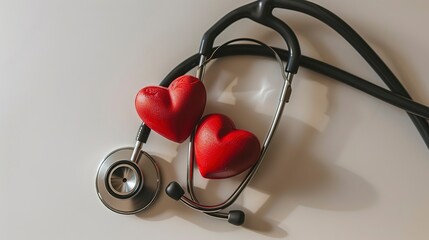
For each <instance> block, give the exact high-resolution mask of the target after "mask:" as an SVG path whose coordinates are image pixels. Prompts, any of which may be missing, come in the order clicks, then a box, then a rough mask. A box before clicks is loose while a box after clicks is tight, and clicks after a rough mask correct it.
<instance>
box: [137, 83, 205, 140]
mask: <svg viewBox="0 0 429 240" xmlns="http://www.w3.org/2000/svg"><path fill="white" fill-rule="evenodd" d="M205 104H206V90H205V88H204V85H203V83H202V82H201V81H200V80H198V78H196V77H193V76H189V75H185V76H181V77H178V78H177V79H175V80H174V81H173V82H172V83H171V84H170V86H169V87H168V88H165V87H159V86H150V87H145V88H143V89H141V90H140V91H139V92H138V93H137V96H136V100H135V105H136V110H137V113H138V115H139V116H140V118H141V119H142V120H143V122H144V123H145V124H146V125H147V126H148V127H149V128H151V129H152V130H154V131H155V132H157V133H158V134H160V135H162V136H164V137H165V138H168V139H170V140H172V141H174V142H179V143H181V142H183V141H185V140H186V138H188V137H189V135H190V134H191V132H192V131H193V129H194V128H195V126H196V124H197V123H198V120H200V118H201V115H202V114H203V111H204V107H205Z"/></svg>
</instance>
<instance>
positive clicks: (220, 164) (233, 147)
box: [194, 114, 261, 179]
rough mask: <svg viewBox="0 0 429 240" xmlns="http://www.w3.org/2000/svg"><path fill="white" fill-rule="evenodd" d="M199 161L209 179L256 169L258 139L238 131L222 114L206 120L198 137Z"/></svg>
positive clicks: (202, 172)
mask: <svg viewBox="0 0 429 240" xmlns="http://www.w3.org/2000/svg"><path fill="white" fill-rule="evenodd" d="M194 146H195V149H194V150H195V158H196V162H197V165H198V169H199V170H200V173H201V175H202V176H203V177H205V178H210V179H222V178H228V177H232V176H235V175H237V174H240V173H242V172H243V171H245V170H246V169H248V168H250V167H251V166H253V165H254V164H255V163H256V162H257V161H258V158H259V154H260V148H261V147H260V144H259V140H258V138H257V137H256V136H255V135H254V134H252V133H250V132H248V131H244V130H239V129H236V128H235V125H234V123H233V122H232V120H231V119H229V118H228V117H226V116H225V115H222V114H211V115H207V116H206V117H204V118H203V119H202V120H201V122H200V124H199V126H198V128H197V131H196V134H195V139H194Z"/></svg>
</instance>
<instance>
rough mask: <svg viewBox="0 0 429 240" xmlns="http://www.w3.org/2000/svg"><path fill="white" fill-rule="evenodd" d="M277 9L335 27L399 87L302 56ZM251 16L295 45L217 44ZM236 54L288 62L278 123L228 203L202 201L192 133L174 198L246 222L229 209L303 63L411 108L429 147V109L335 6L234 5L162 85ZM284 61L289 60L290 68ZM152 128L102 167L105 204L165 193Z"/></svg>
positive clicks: (145, 202)
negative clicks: (151, 148)
mask: <svg viewBox="0 0 429 240" xmlns="http://www.w3.org/2000/svg"><path fill="white" fill-rule="evenodd" d="M274 8H282V9H289V10H295V11H298V12H302V13H305V14H307V15H310V16H312V17H314V18H316V19H319V20H320V21H322V22H324V23H325V24H327V25H328V26H330V27H331V28H333V29H334V30H335V31H336V32H338V33H339V34H340V35H341V36H342V37H343V38H344V39H346V40H347V41H348V42H349V43H350V44H351V45H352V46H353V47H354V48H355V49H356V51H358V52H359V53H360V55H361V56H362V57H363V58H364V59H365V60H366V61H367V62H368V63H369V65H370V66H371V67H372V68H373V69H374V70H375V72H376V73H377V74H378V75H379V76H380V78H381V79H382V80H383V81H384V82H385V83H386V85H387V86H388V87H389V88H390V89H391V91H389V90H386V89H384V88H381V87H378V86H376V85H374V84H372V83H370V82H368V81H366V80H364V79H362V78H359V77H357V76H355V75H352V74H350V73H348V72H345V71H343V70H341V69H338V68H336V67H334V66H331V65H329V64H327V63H324V62H321V61H318V60H315V59H312V58H310V57H306V56H302V55H301V51H300V46H299V42H298V39H297V37H296V36H295V34H294V32H293V31H292V29H291V28H290V27H289V26H288V25H287V24H286V23H284V22H283V21H281V20H280V19H278V18H276V17H275V16H273V15H272V11H273V9H274ZM243 18H248V19H251V20H253V21H254V22H257V23H259V24H262V25H264V26H266V27H269V28H271V29H273V30H275V31H276V32H278V33H279V34H280V35H281V36H282V38H283V39H284V40H285V42H286V45H287V47H288V51H286V50H283V49H279V48H274V47H270V46H267V45H266V44H264V43H262V42H260V41H257V40H254V39H247V38H246V39H235V40H232V41H229V42H226V43H225V44H223V45H221V46H219V47H214V48H213V43H214V40H215V38H216V37H217V36H218V35H219V34H220V33H221V32H222V31H223V30H225V29H226V28H227V27H228V26H230V25H231V24H232V23H234V22H236V21H238V20H240V19H243ZM239 41H247V42H249V41H250V42H252V44H236V43H237V42H239ZM233 43H234V44H233ZM236 55H249V56H250V55H251V56H263V57H269V58H275V59H276V60H277V62H278V63H279V65H280V66H281V68H282V71H281V73H282V75H281V76H282V78H283V81H282V82H283V84H282V88H281V89H282V90H281V93H280V97H279V101H278V105H277V108H276V111H275V113H274V115H273V119H272V122H271V125H270V128H269V130H268V132H267V135H266V137H265V140H264V141H263V144H262V146H261V149H260V152H259V155H258V158H257V161H256V162H255V163H254V164H253V166H251V167H250V168H249V169H248V171H247V174H246V175H245V177H244V179H243V181H242V182H241V183H240V184H239V185H238V187H237V188H236V190H235V191H234V192H233V193H232V194H231V195H230V197H229V198H227V199H226V200H225V201H224V202H222V203H219V204H216V205H205V204H203V203H200V202H199V201H198V198H197V196H196V194H195V191H194V184H193V181H194V180H193V178H194V163H195V156H194V155H195V146H194V137H195V130H194V131H192V132H191V134H190V136H189V144H188V162H187V192H188V196H186V195H185V191H184V190H183V188H182V187H181V186H180V184H179V183H177V182H171V183H169V184H168V185H167V187H166V189H165V192H166V193H167V195H168V196H170V197H171V198H172V199H174V200H177V201H181V202H182V203H183V204H185V205H187V206H188V207H190V208H192V209H195V210H197V211H200V212H203V213H205V214H207V215H210V216H212V217H216V218H220V219H225V220H227V221H228V222H230V223H231V224H234V225H241V224H243V223H244V220H245V214H244V212H243V211H241V210H230V211H229V212H224V210H225V209H226V208H228V207H230V206H231V205H232V204H233V203H234V202H235V200H236V199H237V198H238V197H239V196H240V194H241V193H242V191H243V190H244V189H245V187H246V186H247V184H248V183H249V182H250V181H251V180H252V178H253V177H254V176H255V174H256V172H257V170H258V168H259V166H260V165H261V163H262V162H263V159H264V156H265V153H266V152H267V150H268V148H269V145H270V142H271V139H272V136H273V135H274V133H275V131H276V128H277V126H278V124H279V122H280V118H281V116H282V113H283V110H284V107H285V104H286V103H287V102H289V98H290V96H291V93H292V87H291V83H292V79H293V77H294V75H295V74H296V73H297V71H298V68H299V67H300V66H303V67H305V68H308V69H310V70H313V71H316V72H318V73H321V74H324V75H326V76H328V77H331V78H332V79H335V80H338V81H340V82H343V83H345V84H347V85H349V86H352V87H354V88H357V89H359V90H361V91H363V92H365V93H367V94H369V95H371V96H373V97H376V98H378V99H380V100H383V101H385V102H387V103H389V104H392V105H394V106H397V107H399V108H401V109H404V110H405V111H407V113H408V115H409V116H410V118H411V120H412V122H413V123H414V125H415V126H416V128H417V130H418V131H419V133H420V135H421V136H422V138H423V140H424V142H425V143H426V145H427V146H428V148H429V124H428V121H427V119H429V108H428V107H427V106H424V105H422V104H419V103H417V102H414V101H413V100H412V98H411V97H410V95H409V94H408V93H407V91H406V90H405V88H404V87H403V86H402V84H401V83H400V82H399V80H398V79H397V78H396V77H395V75H394V74H393V73H392V71H391V70H390V69H389V68H388V67H387V66H386V64H385V63H384V62H383V61H382V60H381V59H380V57H379V56H378V55H377V54H376V53H375V52H374V51H373V50H372V49H371V47H369V45H368V44H367V43H366V42H365V41H364V40H363V39H362V38H361V37H360V36H359V35H358V34H357V33H356V32H355V31H354V30H353V29H352V28H351V27H350V26H349V25H347V24H346V23H345V22H344V21H343V20H341V19H340V18H339V17H338V16H336V15H335V14H333V13H332V12H330V11H328V10H327V9H324V8H323V7H321V6H318V5H316V4H314V3H311V2H307V1H296V0H259V1H255V2H252V3H249V4H247V5H244V6H242V7H239V8H237V9H235V10H233V11H232V12H230V13H228V14H227V15H225V16H224V17H223V18H222V19H220V20H219V21H218V22H217V23H216V24H214V25H213V26H212V27H211V28H210V29H209V30H208V31H207V32H206V33H205V34H204V36H203V38H202V41H201V45H200V49H199V53H198V54H195V55H193V56H191V57H189V58H188V59H186V60H184V61H183V62H182V63H180V64H179V65H178V66H177V67H176V68H174V69H173V70H172V71H171V72H170V73H169V74H168V75H167V76H166V77H165V79H164V80H163V81H162V82H161V83H160V86H162V87H165V88H167V87H169V86H170V84H171V83H172V82H173V81H174V80H175V79H176V78H178V77H179V76H182V75H184V74H186V73H188V72H189V71H190V70H192V69H193V68H195V67H197V72H196V76H195V77H196V78H197V79H199V80H201V81H203V78H204V71H205V67H206V65H207V63H208V62H209V61H210V60H213V59H216V58H221V57H228V56H236ZM283 61H286V62H287V64H286V66H285V67H284V69H285V70H284V71H283ZM150 132H151V128H150V127H148V126H147V124H145V123H142V124H141V126H140V128H139V130H138V134H137V137H136V144H135V146H134V148H121V149H117V150H115V151H113V152H111V153H110V154H108V155H107V157H106V158H105V159H104V160H103V161H102V163H101V164H100V166H99V168H98V171H97V177H96V188H97V193H98V196H99V198H100V200H101V201H102V202H103V204H104V205H105V206H106V207H108V208H109V209H111V210H112V211H114V212H117V213H121V214H135V213H137V212H140V211H142V210H144V209H146V208H147V207H149V206H150V205H151V203H153V202H154V201H155V199H156V198H157V196H158V195H159V192H160V189H161V174H160V169H159V167H158V165H157V163H156V161H155V160H154V159H153V158H152V157H151V156H150V155H149V154H148V153H146V152H145V151H143V150H142V147H143V144H145V143H146V142H147V140H148V137H149V134H150Z"/></svg>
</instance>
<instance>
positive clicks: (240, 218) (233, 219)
mask: <svg viewBox="0 0 429 240" xmlns="http://www.w3.org/2000/svg"><path fill="white" fill-rule="evenodd" d="M244 220H245V214H244V212H243V211H240V210H232V211H229V213H228V222H229V223H231V224H233V225H236V226H241V225H242V224H243V223H244Z"/></svg>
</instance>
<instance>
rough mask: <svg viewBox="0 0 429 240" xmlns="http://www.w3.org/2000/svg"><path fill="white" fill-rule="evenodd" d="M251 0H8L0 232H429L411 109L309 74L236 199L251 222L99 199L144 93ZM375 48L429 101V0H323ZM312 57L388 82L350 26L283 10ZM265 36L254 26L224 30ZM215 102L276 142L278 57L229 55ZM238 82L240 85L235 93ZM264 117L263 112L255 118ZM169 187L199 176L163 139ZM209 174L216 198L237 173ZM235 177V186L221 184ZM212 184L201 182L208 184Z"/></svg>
mask: <svg viewBox="0 0 429 240" xmlns="http://www.w3.org/2000/svg"><path fill="white" fill-rule="evenodd" d="M247 2H249V1H247V0H240V1H229V0H218V1H209V0H186V1H184V0H182V1H112V0H105V1H88V0H75V1H48V0H43V1H42V0H41V1H30V0H16V1H6V0H2V1H0V123H1V124H0V133H1V135H0V189H1V191H2V194H1V197H0V212H1V214H0V239H125V238H126V239H148V238H151V239H172V238H175V239H246V238H248V239H271V238H284V239H290V240H292V239H319V240H320V239H329V240H333V239H349V240H350V239H366V240H372V239H377V240H383V239H386V240H395V239H416V240H426V239H429V188H428V182H429V159H428V149H427V148H426V146H425V145H424V143H423V141H422V140H421V139H420V136H419V135H418V133H417V131H416V130H415V128H414V126H413V125H412V123H411V121H410V120H409V118H408V117H407V115H406V114H405V113H404V112H403V111H401V110H399V109H396V108H394V107H391V106H388V105H387V104H385V103H383V102H380V101H379V100H376V99H374V98H371V97H368V96H366V95H365V94H363V93H360V92H358V91H356V90H354V89H351V88H350V87H347V86H344V85H342V84H340V83H337V82H335V81H332V80H330V79H328V78H325V77H322V76H320V75H318V74H315V73H311V72H309V71H307V70H304V69H301V70H300V72H299V74H298V75H297V77H296V78H295V81H294V92H293V96H292V101H291V103H290V104H289V105H288V106H287V111H286V113H285V114H284V117H283V119H282V123H281V127H280V129H279V132H277V133H276V136H275V138H274V140H273V145H272V148H271V149H270V151H269V153H268V156H267V161H266V162H265V163H264V165H263V166H262V168H261V171H260V172H259V174H258V176H257V177H256V179H255V181H253V182H252V183H251V186H250V187H249V188H248V189H247V190H246V191H245V193H244V195H243V196H242V197H240V198H239V199H238V201H237V204H236V205H235V207H237V208H239V209H243V210H244V211H245V212H246V213H247V223H246V225H245V226H244V227H233V226H231V225H229V224H227V223H224V222H221V221H218V220H215V219H211V218H208V217H206V216H204V215H202V214H199V213H197V212H194V211H192V210H190V209H188V208H186V207H184V206H182V205H181V204H179V203H176V202H174V201H172V200H170V199H168V198H167V197H166V196H165V194H164V193H162V195H161V197H160V199H158V202H157V203H156V204H155V205H154V206H153V207H152V208H150V209H149V210H147V211H145V212H143V213H141V214H138V215H137V216H122V215H118V214H115V213H113V212H111V211H109V210H108V209H107V208H105V207H104V206H103V205H102V203H101V202H100V201H99V199H98V198H97V195H96V193H95V186H94V181H95V173H96V169H97V166H98V164H99V163H100V161H101V160H102V158H103V157H104V156H105V155H106V154H107V153H109V152H110V151H112V150H113V149H115V148H117V147H122V146H131V145H133V144H134V136H135V132H136V130H137V128H138V125H139V119H138V117H137V114H136V113H135V111H134V106H133V100H134V96H135V94H136V92H137V91H138V90H139V89H140V88H142V87H143V86H145V85H155V84H157V83H158V82H159V81H160V80H161V79H162V78H163V76H164V75H166V74H167V73H168V71H169V70H170V69H171V68H172V67H174V66H175V65H176V64H177V63H179V62H180V61H181V60H182V59H184V58H186V57H188V56H189V55H191V54H193V53H195V52H196V51H197V49H198V47H199V41H200V38H201V36H202V34H203V33H204V31H205V30H206V29H207V28H208V27H209V26H211V25H212V24H213V23H214V22H215V21H217V20H218V19H219V18H220V17H221V16H223V15H224V14H225V13H226V12H228V11H230V10H232V9H234V8H236V7H238V6H240V5H242V4H244V3H247ZM317 2H319V4H321V5H323V6H324V7H326V8H328V9H330V10H331V11H333V12H334V13H336V14H338V15H339V16H341V17H342V18H343V19H344V20H346V21H347V22H348V23H349V24H350V25H352V26H353V27H354V28H356V30H357V31H358V32H359V33H360V34H361V35H362V36H363V37H364V38H365V39H366V40H367V41H368V42H369V43H370V45H371V46H372V47H373V48H374V49H375V50H376V51H377V52H378V53H379V54H380V55H381V56H382V58H383V59H385V60H386V62H387V63H388V65H389V66H390V67H391V68H392V69H393V70H394V72H395V73H396V74H397V75H398V76H399V77H400V79H401V80H402V82H403V83H404V85H405V86H406V88H407V89H408V90H409V91H410V93H411V95H412V96H414V98H415V99H416V100H417V101H419V102H421V103H425V104H426V105H428V104H429V81H428V80H427V68H428V64H427V56H429V48H428V45H427V42H428V40H429V34H428V31H427V23H428V21H429V14H428V11H429V10H428V9H429V3H428V2H427V1H423V0H411V1H388V0H380V1H376V2H374V1H370V0H362V1H358V2H357V1H338V0H327V1H317ZM276 14H277V15H278V16H279V17H280V18H281V19H283V20H285V21H287V22H288V23H289V24H290V25H291V27H292V28H293V29H294V30H295V32H296V33H297V35H298V37H299V39H300V41H301V47H302V50H303V53H304V54H307V55H310V56H313V57H316V58H318V59H321V60H323V61H327V62H329V63H331V64H334V65H336V66H339V67H342V68H344V69H346V70H350V71H352V72H353V73H356V74H358V75H359V76H362V77H365V78H367V79H371V80H372V81H373V82H374V83H377V84H379V85H380V86H384V84H383V83H382V82H381V80H379V79H378V78H377V76H376V75H375V74H374V73H373V72H372V71H371V70H370V69H369V67H368V66H367V65H366V64H365V63H364V61H363V60H362V59H361V58H360V57H359V56H358V55H357V54H356V53H355V52H354V51H353V50H352V48H351V47H350V46H348V45H347V44H346V43H345V41H344V40H342V39H341V38H340V37H339V36H338V35H337V34H336V33H334V32H333V31H331V30H329V29H328V28H327V27H325V26H323V24H321V23H319V22H317V21H316V20H313V19H311V18H310V17H306V16H304V15H302V14H296V13H291V12H289V11H276ZM241 36H250V37H254V38H257V39H260V40H263V41H266V42H268V43H270V44H273V45H276V46H284V44H283V43H282V41H281V39H280V38H279V37H278V36H277V35H276V34H273V33H272V32H271V31H270V30H268V29H266V28H263V27H259V26H256V25H254V24H251V23H250V21H240V22H239V23H238V24H235V25H234V26H233V27H232V28H230V29H228V30H227V31H226V32H224V33H223V34H222V35H221V36H220V37H219V38H218V40H217V43H221V42H223V41H225V40H228V39H231V38H234V37H241ZM207 84H208V86H207V87H208V89H209V91H210V94H209V99H210V102H209V103H208V106H207V112H212V111H222V112H224V113H227V114H229V116H230V117H231V118H233V119H234V121H235V122H236V124H237V126H239V127H240V128H245V129H248V130H251V131H253V132H255V133H256V134H257V135H258V136H259V137H260V138H262V137H263V136H264V132H265V130H266V128H267V124H268V122H269V121H270V116H271V112H272V110H273V109H274V105H275V103H276V101H277V100H276V98H277V94H278V86H280V85H279V84H280V75H279V70H278V67H277V65H275V64H273V63H272V62H271V61H266V60H263V61H258V60H257V59H254V58H229V59H228V60H223V61H219V62H216V63H214V64H213V65H212V67H211V68H209V69H208V71H207ZM225 89H230V92H226V93H225V92H224V90H225ZM249 119H250V120H249ZM145 149H146V150H147V151H148V152H150V153H151V154H153V155H155V156H156V158H157V160H158V161H159V163H160V165H161V169H162V172H163V174H164V178H163V180H164V183H166V182H169V181H170V180H173V179H178V180H179V181H180V182H181V183H183V184H184V181H185V179H184V177H185V163H184V162H185V159H184V153H185V149H186V147H185V146H178V145H176V144H173V143H171V142H169V141H167V140H164V139H162V138H161V137H159V136H158V135H156V134H152V135H151V137H150V143H149V144H148V145H147V146H145ZM225 182H226V181H223V182H222V184H225V185H220V184H218V183H213V182H209V183H207V182H205V181H201V180H198V186H199V187H200V188H207V189H208V191H210V194H208V195H205V196H206V197H205V198H204V200H206V201H208V202H216V201H217V200H220V199H222V197H224V196H226V195H227V194H228V193H229V191H230V190H231V189H232V187H233V186H235V184H236V183H237V182H238V180H232V181H228V182H226V183H225ZM220 186H222V187H220ZM198 192H199V193H200V191H198Z"/></svg>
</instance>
